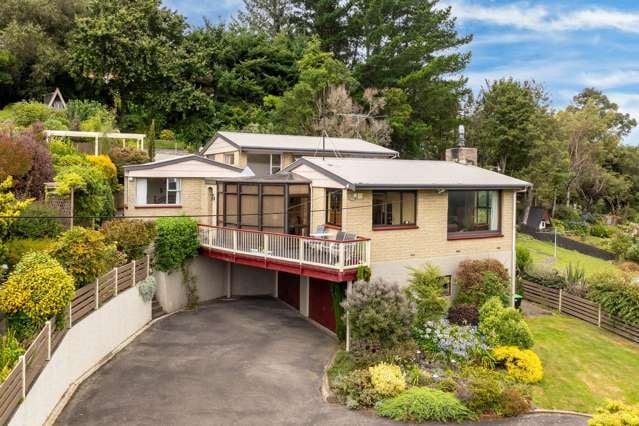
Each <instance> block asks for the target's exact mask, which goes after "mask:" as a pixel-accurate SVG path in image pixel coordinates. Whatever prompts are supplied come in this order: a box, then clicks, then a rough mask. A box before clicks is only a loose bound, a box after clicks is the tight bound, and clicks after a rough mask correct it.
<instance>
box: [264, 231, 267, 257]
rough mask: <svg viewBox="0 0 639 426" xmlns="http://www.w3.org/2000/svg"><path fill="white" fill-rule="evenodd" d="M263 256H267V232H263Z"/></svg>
mask: <svg viewBox="0 0 639 426" xmlns="http://www.w3.org/2000/svg"><path fill="white" fill-rule="evenodd" d="M264 257H268V234H264Z"/></svg>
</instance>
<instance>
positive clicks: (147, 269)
mask: <svg viewBox="0 0 639 426" xmlns="http://www.w3.org/2000/svg"><path fill="white" fill-rule="evenodd" d="M149 275H151V256H149V255H148V254H147V255H146V277H147V278H149Z"/></svg>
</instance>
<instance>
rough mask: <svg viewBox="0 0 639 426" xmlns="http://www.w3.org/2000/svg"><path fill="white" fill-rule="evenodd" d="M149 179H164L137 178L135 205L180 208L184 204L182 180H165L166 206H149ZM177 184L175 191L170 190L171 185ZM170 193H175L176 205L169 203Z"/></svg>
mask: <svg viewBox="0 0 639 426" xmlns="http://www.w3.org/2000/svg"><path fill="white" fill-rule="evenodd" d="M149 179H162V178H152V177H150V178H137V179H136V193H135V205H136V206H157V205H165V206H179V205H181V204H182V179H180V178H165V180H164V185H165V189H166V190H165V196H164V204H149V203H148V202H147V199H148V198H147V196H148V193H147V190H148V180H149ZM171 182H175V189H170V187H169V183H171ZM169 192H172V193H175V203H169Z"/></svg>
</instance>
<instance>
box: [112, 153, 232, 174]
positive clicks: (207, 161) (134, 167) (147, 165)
mask: <svg viewBox="0 0 639 426" xmlns="http://www.w3.org/2000/svg"><path fill="white" fill-rule="evenodd" d="M189 160H196V161H199V162H201V163H205V164H209V165H211V166H218V167H222V168H225V169H228V170H233V171H236V172H242V170H244V169H241V168H239V167H235V166H231V165H230V164H225V163H220V162H219V161H215V160H211V159H209V158H206V157H203V156H201V155H198V154H186V155H182V156H180V157H176V158H169V159H167V160H159V161H153V162H151V163H145V164H130V165H127V166H124V167H123V169H124V170H125V171H133V170H149V169H155V168H156V167H162V166H166V165H171V164H179V163H182V162H184V161H189Z"/></svg>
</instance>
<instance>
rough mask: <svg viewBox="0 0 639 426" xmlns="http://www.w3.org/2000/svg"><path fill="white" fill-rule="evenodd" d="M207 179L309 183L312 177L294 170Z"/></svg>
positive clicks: (240, 181) (236, 181)
mask: <svg viewBox="0 0 639 426" xmlns="http://www.w3.org/2000/svg"><path fill="white" fill-rule="evenodd" d="M207 181H216V182H234V183H238V182H239V183H266V184H268V183H278V184H281V183H287V184H296V183H300V184H309V183H311V180H310V179H307V178H305V177H303V176H300V175H298V174H296V173H292V172H284V171H282V172H279V173H276V174H274V175H268V176H251V177H236V178H220V179H208V180H207Z"/></svg>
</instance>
